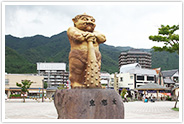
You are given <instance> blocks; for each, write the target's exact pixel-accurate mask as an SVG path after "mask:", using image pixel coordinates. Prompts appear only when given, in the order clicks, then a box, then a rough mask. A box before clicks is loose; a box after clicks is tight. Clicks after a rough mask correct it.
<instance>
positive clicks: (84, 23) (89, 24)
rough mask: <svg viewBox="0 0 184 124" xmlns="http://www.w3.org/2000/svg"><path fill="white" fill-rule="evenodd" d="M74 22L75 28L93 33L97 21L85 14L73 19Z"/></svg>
mask: <svg viewBox="0 0 184 124" xmlns="http://www.w3.org/2000/svg"><path fill="white" fill-rule="evenodd" d="M72 20H73V22H74V26H75V27H76V28H78V29H80V30H83V31H89V32H93V31H94V29H95V26H96V24H95V19H94V18H93V17H92V16H89V15H86V14H85V13H84V14H82V15H77V16H76V17H75V18H73V19H72Z"/></svg>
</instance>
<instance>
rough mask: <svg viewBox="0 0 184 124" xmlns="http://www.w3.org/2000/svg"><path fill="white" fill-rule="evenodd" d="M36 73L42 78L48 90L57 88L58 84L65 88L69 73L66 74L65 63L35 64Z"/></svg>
mask: <svg viewBox="0 0 184 124" xmlns="http://www.w3.org/2000/svg"><path fill="white" fill-rule="evenodd" d="M37 71H38V74H39V75H42V76H44V82H47V84H48V88H51V87H58V86H60V84H64V86H65V87H67V83H68V82H67V81H68V78H69V73H68V72H66V63H37Z"/></svg>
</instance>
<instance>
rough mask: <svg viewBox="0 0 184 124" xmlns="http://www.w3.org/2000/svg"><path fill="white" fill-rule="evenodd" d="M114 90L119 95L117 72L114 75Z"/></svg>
mask: <svg viewBox="0 0 184 124" xmlns="http://www.w3.org/2000/svg"><path fill="white" fill-rule="evenodd" d="M114 90H115V91H116V92H117V93H118V94H119V85H118V77H117V72H116V73H115V74H114Z"/></svg>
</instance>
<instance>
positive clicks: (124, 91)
mask: <svg viewBox="0 0 184 124" xmlns="http://www.w3.org/2000/svg"><path fill="white" fill-rule="evenodd" d="M126 92H127V90H126V89H122V91H121V97H122V98H124V95H125V94H126Z"/></svg>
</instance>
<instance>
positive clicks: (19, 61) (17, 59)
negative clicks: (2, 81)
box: [5, 47, 36, 73]
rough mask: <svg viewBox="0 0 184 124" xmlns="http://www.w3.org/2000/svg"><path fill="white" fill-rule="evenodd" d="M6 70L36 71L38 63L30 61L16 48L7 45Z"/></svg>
mask: <svg viewBox="0 0 184 124" xmlns="http://www.w3.org/2000/svg"><path fill="white" fill-rule="evenodd" d="M5 72H7V73H30V72H31V73H36V65H35V64H32V63H29V62H28V61H27V60H26V59H25V58H24V57H23V56H21V55H19V54H18V53H17V52H16V51H15V50H13V49H11V48H9V47H5Z"/></svg>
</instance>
